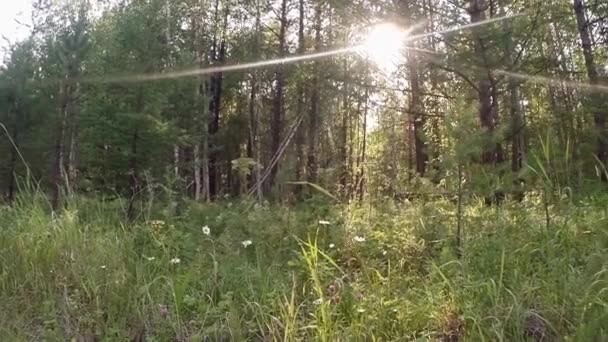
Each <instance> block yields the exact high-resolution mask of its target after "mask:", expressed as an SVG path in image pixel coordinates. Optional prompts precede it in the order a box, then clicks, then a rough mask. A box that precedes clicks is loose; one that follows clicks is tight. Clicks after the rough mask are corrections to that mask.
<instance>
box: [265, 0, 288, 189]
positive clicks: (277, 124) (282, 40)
mask: <svg viewBox="0 0 608 342" xmlns="http://www.w3.org/2000/svg"><path fill="white" fill-rule="evenodd" d="M287 12H288V10H287V0H282V1H281V18H280V23H279V25H280V28H279V37H278V38H279V51H278V52H279V53H278V55H279V57H284V56H285V54H286V53H287V51H286V44H287V42H286V39H287V37H286V33H287V25H288V24H289V20H288V17H287ZM274 77H275V89H274V99H273V103H272V119H271V121H270V134H271V151H272V155H273V156H277V155H278V153H279V149H280V148H281V135H282V131H283V116H284V111H285V71H284V67H283V65H282V64H279V65H277V67H276V69H275V73H274ZM279 164H280V163H279V162H277V163H275V164H274V165H273V166H272V168H271V171H270V175H269V177H268V178H267V180H266V186H265V190H266V193H270V190H271V189H272V187H273V185H274V182H275V180H276V176H277V174H278V172H279Z"/></svg>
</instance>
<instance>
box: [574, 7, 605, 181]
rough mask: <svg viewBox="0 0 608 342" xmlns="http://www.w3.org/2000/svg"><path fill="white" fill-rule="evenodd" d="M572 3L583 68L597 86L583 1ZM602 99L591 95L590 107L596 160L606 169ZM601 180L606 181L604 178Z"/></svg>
mask: <svg viewBox="0 0 608 342" xmlns="http://www.w3.org/2000/svg"><path fill="white" fill-rule="evenodd" d="M573 2H574V13H575V14H576V22H577V24H578V31H579V35H580V39H581V46H582V48H583V57H584V58H585V67H586V68H587V76H588V77H589V81H590V82H591V84H599V83H600V76H599V74H598V72H597V66H596V64H595V60H594V55H593V43H592V36H591V32H590V30H589V22H588V20H587V15H586V9H585V4H584V3H583V0H573ZM604 97H605V96H604V95H603V94H602V93H600V92H596V93H594V94H592V95H591V105H592V110H593V121H594V123H595V129H596V130H597V134H598V139H597V151H596V155H597V159H598V160H599V161H600V162H601V163H602V164H603V166H604V167H606V166H607V165H608V127H606V116H607V115H608V113H607V110H606V103H605V101H604ZM603 178H604V179H606V177H605V176H604V177H603Z"/></svg>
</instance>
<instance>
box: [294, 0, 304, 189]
mask: <svg viewBox="0 0 608 342" xmlns="http://www.w3.org/2000/svg"><path fill="white" fill-rule="evenodd" d="M304 9H305V7H304V0H300V1H299V17H298V19H299V27H298V55H303V54H304V53H305V52H306V45H305V44H306V42H305V36H304ZM302 76H303V75H302ZM297 94H298V95H297V96H298V99H297V104H296V112H297V115H300V114H302V112H303V111H304V107H305V105H306V100H305V97H306V89H305V81H304V80H302V79H299V80H298V87H297ZM305 128H306V126H305V125H300V126H299V127H298V130H297V131H296V181H302V180H303V179H304V175H305V156H304V142H305V133H306V131H305ZM301 193H302V186H301V185H296V186H295V187H294V194H295V195H296V197H299V196H300V195H301Z"/></svg>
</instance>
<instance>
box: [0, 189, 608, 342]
mask: <svg viewBox="0 0 608 342" xmlns="http://www.w3.org/2000/svg"><path fill="white" fill-rule="evenodd" d="M541 197H542V196H540V195H535V194H534V193H529V194H527V195H526V198H525V199H524V201H522V202H511V201H507V202H505V203H503V204H502V205H500V206H495V207H491V208H488V207H487V206H486V204H484V201H483V200H482V199H479V200H478V199H475V198H471V199H470V200H469V201H468V202H467V204H466V205H464V206H463V207H462V210H461V224H462V241H461V246H460V247H458V246H456V242H455V241H456V240H455V233H456V232H455V229H456V228H455V227H456V224H457V217H456V216H457V212H458V211H457V206H456V205H455V204H454V203H453V202H452V201H448V200H443V199H436V200H433V201H412V202H408V201H407V200H406V201H404V202H400V203H397V202H395V201H388V200H384V201H370V202H361V203H352V204H350V205H335V204H331V203H327V201H325V200H324V199H320V198H315V199H310V200H308V201H304V202H301V203H298V204H295V205H287V204H284V205H279V204H269V203H263V204H254V203H252V202H247V201H234V202H230V201H228V200H226V201H223V202H218V203H214V204H201V203H187V204H185V206H184V207H185V208H186V209H185V210H182V211H181V213H180V214H179V215H177V214H175V210H174V207H173V206H172V205H171V204H164V203H159V202H157V203H149V205H148V207H147V209H146V210H145V211H144V212H143V214H142V216H141V217H140V218H139V219H138V220H137V221H136V222H135V223H132V224H127V223H126V220H125V219H124V218H125V213H124V205H125V203H123V202H121V201H120V200H115V201H107V202H102V201H100V200H98V199H95V200H94V199H87V198H84V197H80V198H73V199H71V200H70V202H69V205H68V209H67V210H65V211H64V212H63V213H62V214H61V215H58V216H56V215H52V214H50V213H51V211H50V209H49V204H48V202H47V201H46V200H45V198H44V197H42V196H37V195H21V197H19V198H18V200H17V201H16V202H15V204H14V205H13V206H12V207H2V209H1V210H0V227H1V229H0V246H1V247H2V248H1V249H0V340H2V341H68V340H69V341H602V340H606V339H607V338H608V258H606V256H607V253H606V252H607V250H608V229H607V224H608V220H607V219H606V216H607V210H606V207H605V202H606V197H605V196H601V195H597V196H588V197H585V198H581V199H577V200H574V199H569V198H567V197H566V196H564V197H563V198H561V199H560V200H558V201H556V202H555V203H554V204H551V205H549V206H547V207H545V206H544V205H543V200H542V198H541ZM547 213H549V216H547ZM547 217H549V218H550V220H547Z"/></svg>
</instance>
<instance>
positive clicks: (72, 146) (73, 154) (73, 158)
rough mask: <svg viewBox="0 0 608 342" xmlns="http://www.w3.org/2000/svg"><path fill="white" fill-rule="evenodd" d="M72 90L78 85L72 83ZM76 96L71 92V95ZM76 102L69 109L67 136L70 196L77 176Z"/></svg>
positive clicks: (77, 130) (77, 121)
mask: <svg viewBox="0 0 608 342" xmlns="http://www.w3.org/2000/svg"><path fill="white" fill-rule="evenodd" d="M74 87H75V89H74V91H75V92H77V91H78V85H74ZM74 96H78V95H76V94H73V95H72V97H74ZM78 110H79V108H78V104H77V103H75V102H74V103H72V105H71V106H70V109H69V113H68V115H69V118H68V120H69V125H70V129H69V130H70V137H69V153H68V167H67V179H68V183H69V184H68V185H69V186H68V187H67V191H68V194H69V195H70V196H72V195H73V194H74V192H75V191H76V182H77V177H78V149H79V144H78V139H79V133H80V132H79V130H80V127H79V112H78Z"/></svg>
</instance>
